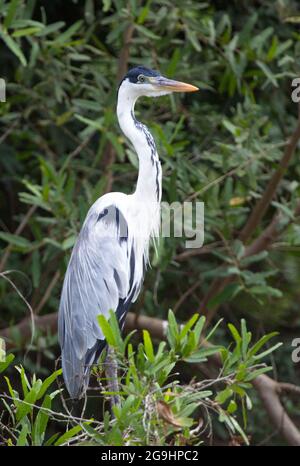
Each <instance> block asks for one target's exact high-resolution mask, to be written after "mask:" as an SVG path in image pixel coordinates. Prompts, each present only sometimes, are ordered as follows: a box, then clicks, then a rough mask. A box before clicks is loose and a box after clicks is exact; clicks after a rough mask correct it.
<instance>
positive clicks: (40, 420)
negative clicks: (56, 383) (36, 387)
mask: <svg viewBox="0 0 300 466" xmlns="http://www.w3.org/2000/svg"><path fill="white" fill-rule="evenodd" d="M51 403H52V400H51V397H50V396H49V395H46V396H45V399H44V401H43V403H42V406H41V408H40V409H39V411H38V413H37V416H36V418H35V422H34V425H33V430H32V438H33V444H34V445H42V444H43V441H44V438H45V433H46V428H47V424H48V421H49V418H50V414H49V413H47V412H46V411H44V410H43V408H44V409H51Z"/></svg>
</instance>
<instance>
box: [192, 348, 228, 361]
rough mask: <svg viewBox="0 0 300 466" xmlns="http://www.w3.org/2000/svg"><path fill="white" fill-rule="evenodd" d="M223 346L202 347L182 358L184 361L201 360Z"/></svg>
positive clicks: (217, 351)
mask: <svg viewBox="0 0 300 466" xmlns="http://www.w3.org/2000/svg"><path fill="white" fill-rule="evenodd" d="M222 348H223V346H213V347H212V348H203V349H200V350H198V351H195V352H194V353H192V354H191V355H190V356H188V357H186V358H184V361H186V362H193V363H194V362H202V361H206V360H207V356H212V355H213V354H216V353H220V351H221V349H222Z"/></svg>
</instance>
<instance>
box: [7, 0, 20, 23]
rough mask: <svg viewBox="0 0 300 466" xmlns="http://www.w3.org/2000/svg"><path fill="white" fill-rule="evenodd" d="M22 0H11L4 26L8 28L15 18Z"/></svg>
mask: <svg viewBox="0 0 300 466" xmlns="http://www.w3.org/2000/svg"><path fill="white" fill-rule="evenodd" d="M19 3H20V0H11V1H10V3H9V7H8V11H7V15H6V17H5V20H4V26H5V27H6V29H8V28H9V27H10V25H11V23H12V22H13V20H14V17H15V15H16V12H17V8H18V6H19Z"/></svg>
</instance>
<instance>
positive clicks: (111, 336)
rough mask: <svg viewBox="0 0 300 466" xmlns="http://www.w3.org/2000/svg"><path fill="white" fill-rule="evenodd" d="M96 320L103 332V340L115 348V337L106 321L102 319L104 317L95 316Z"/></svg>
mask: <svg viewBox="0 0 300 466" xmlns="http://www.w3.org/2000/svg"><path fill="white" fill-rule="evenodd" d="M97 320H98V323H99V325H100V328H101V330H102V332H103V335H104V336H105V339H106V341H107V343H108V344H109V345H110V346H113V347H116V346H117V345H116V339H115V336H114V334H113V332H112V329H111V327H110V325H109V323H108V321H107V320H106V318H105V317H104V315H102V314H99V315H98V316H97Z"/></svg>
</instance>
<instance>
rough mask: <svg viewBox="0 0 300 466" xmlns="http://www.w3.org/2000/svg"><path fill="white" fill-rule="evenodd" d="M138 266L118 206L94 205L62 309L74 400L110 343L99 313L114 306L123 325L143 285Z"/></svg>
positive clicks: (65, 359)
mask: <svg viewBox="0 0 300 466" xmlns="http://www.w3.org/2000/svg"><path fill="white" fill-rule="evenodd" d="M137 265H138V264H137V263H136V260H135V257H134V247H133V243H132V240H131V238H130V235H129V233H128V225H127V222H126V219H125V218H124V216H123V214H122V213H121V212H120V210H119V209H118V208H117V207H116V206H114V205H110V206H108V207H106V208H104V209H103V210H101V212H100V213H99V211H98V212H97V211H96V210H93V209H91V211H90V212H89V214H88V216H87V219H86V221H85V223H84V225H83V227H82V230H81V232H80V235H79V238H78V240H77V243H76V245H75V246H74V249H73V252H72V256H71V259H70V262H69V265H68V268H67V272H66V275H65V280H64V285H63V290H62V295H61V300H60V307H59V321H58V331H59V342H60V346H61V349H62V368H63V376H64V380H65V383H66V386H67V389H68V392H69V393H70V396H71V397H72V398H78V397H80V395H82V393H83V392H84V391H85V390H86V388H87V386H88V382H89V377H90V365H91V364H93V363H94V362H95V360H96V359H98V357H99V355H100V353H101V351H102V350H103V348H104V347H105V344H106V343H105V339H104V336H103V334H102V332H101V329H100V327H99V325H98V323H97V315H99V314H104V315H105V316H108V314H109V310H110V309H113V310H114V311H116V313H117V317H118V319H119V322H120V325H121V326H122V325H123V321H124V318H125V315H126V311H127V310H128V308H129V306H130V304H131V302H132V300H133V299H134V297H135V296H136V295H137V293H138V291H139V288H140V285H141V280H139V282H136V281H135V278H134V277H135V268H136V267H137ZM141 266H142V265H141ZM137 276H139V277H140V276H141V274H139V273H138V274H137Z"/></svg>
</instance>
